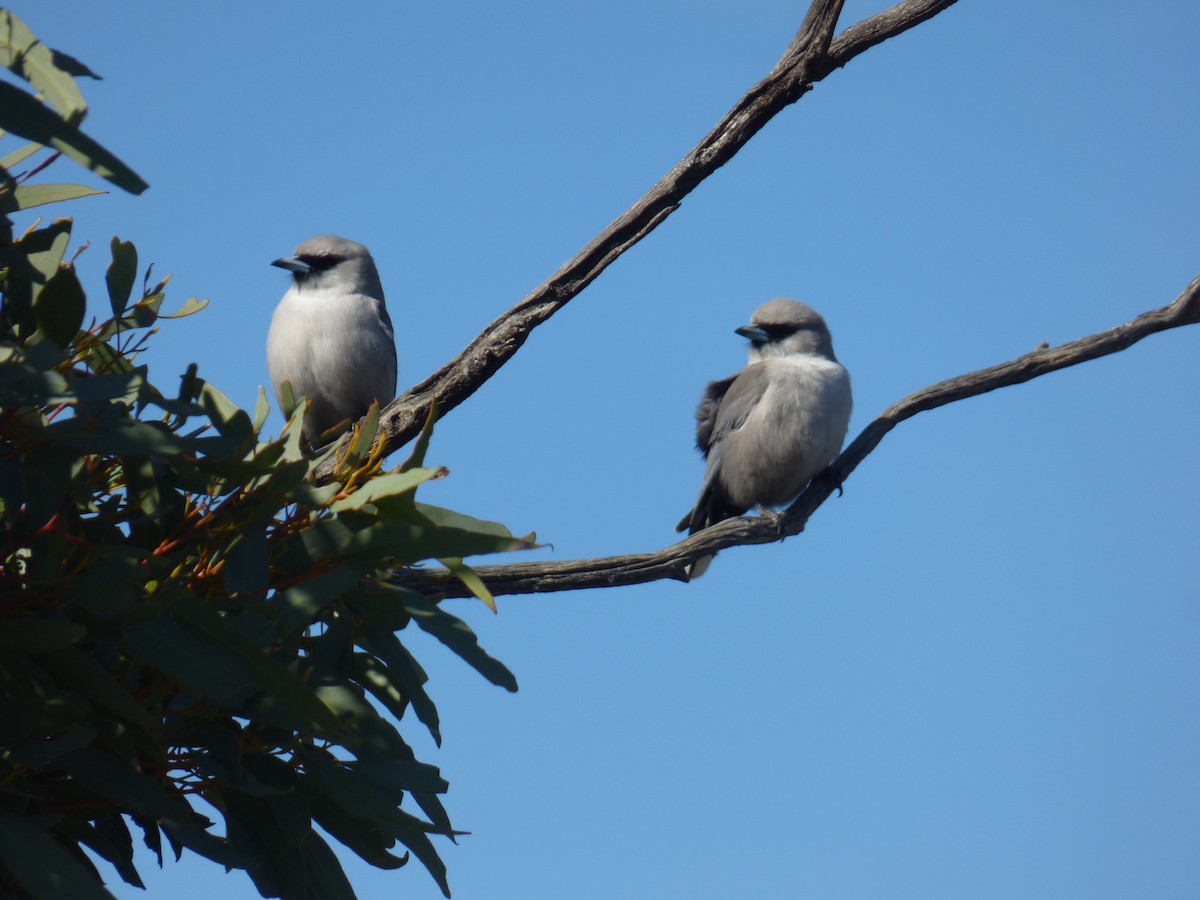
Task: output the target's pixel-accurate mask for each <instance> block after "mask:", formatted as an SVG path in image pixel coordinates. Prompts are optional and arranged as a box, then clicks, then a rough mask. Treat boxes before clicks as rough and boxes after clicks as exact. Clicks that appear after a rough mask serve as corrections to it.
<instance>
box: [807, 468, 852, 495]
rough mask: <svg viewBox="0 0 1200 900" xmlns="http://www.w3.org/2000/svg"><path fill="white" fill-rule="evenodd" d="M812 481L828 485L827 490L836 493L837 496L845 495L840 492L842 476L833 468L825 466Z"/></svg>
mask: <svg viewBox="0 0 1200 900" xmlns="http://www.w3.org/2000/svg"><path fill="white" fill-rule="evenodd" d="M813 481H822V482H824V483H825V484H827V485H829V490H830V491H834V490H836V491H837V492H838V496H839V497H840V496H842V494H844V493H846V492H845V491H843V490H842V476H841V473H839V472H838V471H837V470H835V469H834V468H833V466H826V467H825V468H824V469H822V470H821V471H820V472H818V473H817V474H816V475H814V476H813Z"/></svg>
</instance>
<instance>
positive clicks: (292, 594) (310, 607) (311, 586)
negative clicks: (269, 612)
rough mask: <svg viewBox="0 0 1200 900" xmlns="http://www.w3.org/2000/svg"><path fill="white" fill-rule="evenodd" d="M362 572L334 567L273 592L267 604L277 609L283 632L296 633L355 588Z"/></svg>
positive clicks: (363, 568) (358, 569)
mask: <svg viewBox="0 0 1200 900" xmlns="http://www.w3.org/2000/svg"><path fill="white" fill-rule="evenodd" d="M366 571H367V570H366V567H365V566H364V567H356V566H338V567H337V568H336V569H330V570H329V571H328V572H322V573H321V574H320V575H314V576H313V577H311V578H306V579H304V580H303V581H301V582H300V583H299V584H294V585H292V586H291V587H289V588H286V589H284V590H282V591H279V592H277V593H276V594H275V596H274V597H272V598H271V604H272V605H273V606H275V607H277V608H278V609H279V613H280V622H281V623H282V625H283V627H284V631H285V632H292V631H296V630H297V629H300V628H304V627H306V626H307V625H308V624H309V623H310V622H313V621H315V620H316V618H317V616H319V615H320V614H321V613H322V612H323V611H324V610H325V609H326V608H327V607H328V606H329V605H330V604H331V603H333V602H334V601H335V600H337V599H338V598H339V597H341V596H342V595H343V594H345V593H346V592H347V591H349V590H351V589H352V588H354V587H357V586H358V583H359V582H360V581H362V579H363V577H364V576H365V575H366Z"/></svg>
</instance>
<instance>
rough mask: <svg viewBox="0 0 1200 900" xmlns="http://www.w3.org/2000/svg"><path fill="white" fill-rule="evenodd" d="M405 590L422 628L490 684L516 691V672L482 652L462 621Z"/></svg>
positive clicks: (406, 598)
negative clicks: (514, 673)
mask: <svg viewBox="0 0 1200 900" xmlns="http://www.w3.org/2000/svg"><path fill="white" fill-rule="evenodd" d="M405 594H406V597H405V601H404V605H405V606H406V607H407V608H408V611H409V614H410V615H411V616H412V620H413V621H414V622H416V623H417V626H418V627H419V628H420V629H421V630H422V631H424V632H426V633H428V634H431V635H432V636H433V637H435V638H437V639H438V640H439V641H441V642H442V643H443V644H445V645H446V646H447V647H449V648H450V649H451V650H453V651H454V652H455V653H456V654H457V655H458V656H459V658H460V659H462V660H463V661H464V662H465V663H467V665H469V666H470V667H471V668H472V669H474V670H475V671H476V672H478V673H479V674H480V675H482V676H483V677H484V678H486V679H487V680H488V681H490V682H491V683H492V684H494V685H496V686H498V687H502V688H504V689H505V690H508V691H516V689H517V678H516V676H515V675H513V673H512V672H510V671H509V670H508V668H507V667H506V666H505V665H504V664H503V663H502V662H500V661H499V660H498V659H494V658H493V657H491V656H489V655H488V654H487V653H486V652H484V649H483V648H482V647H480V646H479V638H477V637H476V636H475V632H473V631H472V630H471V629H470V628H469V627H468V626H467V623H466V622H464V621H463V620H462V619H458V618H455V617H454V616H452V615H450V613H448V612H446V611H445V610H444V609H442V608H441V607H440V606H438V604H437V603H436V602H435V601H433V600H429V599H426V598H424V597H413V596H412V594H411V592H408V591H406V592H405Z"/></svg>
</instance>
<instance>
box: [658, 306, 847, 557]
mask: <svg viewBox="0 0 1200 900" xmlns="http://www.w3.org/2000/svg"><path fill="white" fill-rule="evenodd" d="M735 333H736V334H739V335H741V336H742V337H744V338H746V339H747V340H749V341H750V346H749V361H748V362H747V364H746V367H745V368H744V369H742V370H741V371H740V372H738V373H737V374H735V375H731V376H730V377H728V378H724V379H721V380H720V381H713V382H711V383H710V384H709V385H708V387H706V388H705V390H704V394H703V396H702V397H701V398H700V403H699V405H698V406H697V408H696V449H698V450H699V451H700V452H701V453H702V454H703V455H704V456H705V459H706V463H705V469H704V480H703V482H702V483H701V487H700V496H699V498H698V499H697V500H696V505H695V506H694V507H693V508H692V510H691V512H689V513H688V514H687V515H686V516H684V517H683V519H682V520H681V521H680V522H679V524H678V525H677V526H676V528H675V530H676V531H683V530H684V529H686V530H687V531H688V533H689V534H695V533H696V532H697V531H700V530H701V529H704V528H708V527H709V526H711V525H715V524H716V523H718V522H720V521H723V520H725V519H728V518H731V517H732V516H740V515H742V514H743V513H745V512H746V511H747V510H749V509H750V508H751V507H756V506H757V507H763V508H767V507H774V506H782V505H783V504H785V503H787V502H789V501H790V500H791V499H792V498H794V497H795V496H796V495H797V494H799V493H800V491H801V490H803V488H804V486H805V485H806V484H808V482H809V481H810V480H811V479H812V478H813V476H815V475H816V474H818V473H819V472H821V471H822V470H824V469H825V468H826V467H827V466H828V465H829V463H830V462H832V461H833V458H834V457H835V456H837V454H838V452H839V451H840V450H841V448H842V441H844V440H845V438H846V429H847V428H848V427H849V425H850V409H851V406H852V402H853V401H852V398H851V392H850V373H849V372H847V371H846V369H845V367H844V366H842V364H841V363H839V362H838V360H837V357H836V356H835V355H834V353H833V339H832V337H831V336H830V333H829V327H828V326H827V325H826V324H825V320H824V319H823V318H821V316H820V314H818V313H817V312H816V311H815V310H814V309H813V308H812V307H810V306H809V305H808V304H806V303H801V302H800V301H799V300H790V299H787V298H783V297H779V298H776V299H774V300H768V301H767V302H766V303H764V304H762V305H761V306H759V307H758V309H756V310H755V311H754V314H753V315H752V316H751V317H750V324H749V325H745V326H743V327H741V328H737V329H735ZM705 567H707V566H706V565H705ZM699 574H700V572H699V571H696V572H693V573H692V576H693V577H696V576H698V575H699Z"/></svg>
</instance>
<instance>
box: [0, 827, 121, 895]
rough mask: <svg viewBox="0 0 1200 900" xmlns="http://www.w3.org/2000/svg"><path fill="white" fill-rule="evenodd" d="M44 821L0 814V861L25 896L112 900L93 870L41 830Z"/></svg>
mask: <svg viewBox="0 0 1200 900" xmlns="http://www.w3.org/2000/svg"><path fill="white" fill-rule="evenodd" d="M46 824H49V823H48V822H47V821H46V820H45V819H42V820H38V819H32V818H26V819H20V818H18V817H16V816H13V815H10V814H8V813H0V861H3V863H4V866H5V868H6V869H7V870H8V872H9V874H10V875H11V876H12V878H13V879H14V880H15V881H16V882H17V884H19V885H20V886H21V888H23V889H24V890H25V891H26V892H27V896H30V897H39V898H63V900H66V898H68V897H69V898H71V900H115V898H114V897H113V895H112V894H110V893H109V892H108V891H106V890H105V889H104V888H103V887H102V886H101V885H100V884H99V882H98V881H97V879H96V877H95V874H94V873H93V872H91V871H89V870H88V869H87V868H85V867H84V866H83V865H82V864H81V863H80V862H79V861H78V860H77V859H75V857H73V856H72V855H71V854H70V853H68V852H67V851H66V850H65V849H64V848H63V846H62V845H61V844H59V843H58V842H57V841H56V840H54V838H52V837H50V835H49V834H47V833H46V832H45V831H43V830H42V827H43V826H45V825H46Z"/></svg>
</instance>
